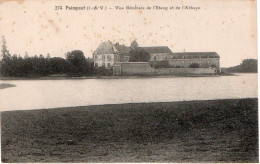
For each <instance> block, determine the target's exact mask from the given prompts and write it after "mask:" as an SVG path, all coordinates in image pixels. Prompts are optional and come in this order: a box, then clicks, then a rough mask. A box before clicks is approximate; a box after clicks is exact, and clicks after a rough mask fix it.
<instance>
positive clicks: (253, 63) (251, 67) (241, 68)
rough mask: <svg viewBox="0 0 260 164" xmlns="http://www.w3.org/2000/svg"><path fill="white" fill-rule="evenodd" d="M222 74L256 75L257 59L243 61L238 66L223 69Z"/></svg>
mask: <svg viewBox="0 0 260 164" xmlns="http://www.w3.org/2000/svg"><path fill="white" fill-rule="evenodd" d="M222 71H223V72H230V73H233V72H252V73H257V59H245V60H243V61H242V63H241V64H240V65H237V66H234V67H229V68H223V69H222Z"/></svg>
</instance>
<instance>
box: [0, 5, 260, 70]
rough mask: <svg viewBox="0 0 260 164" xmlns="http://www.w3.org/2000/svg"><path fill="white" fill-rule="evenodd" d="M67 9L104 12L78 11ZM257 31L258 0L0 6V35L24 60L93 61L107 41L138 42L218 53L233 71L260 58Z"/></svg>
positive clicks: (14, 52)
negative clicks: (77, 56)
mask: <svg viewBox="0 0 260 164" xmlns="http://www.w3.org/2000/svg"><path fill="white" fill-rule="evenodd" d="M55 6H62V10H60V9H59V10H55ZM66 6H74V7H83V6H85V8H86V6H90V7H94V6H103V10H100V9H99V10H95V11H94V10H82V11H75V10H66ZM115 6H120V7H124V9H122V10H116V8H115ZM126 6H132V7H134V6H137V7H141V6H142V7H144V8H145V10H127V9H126ZM154 6H160V7H168V9H167V10H166V9H157V10H155V7H154ZM182 6H192V7H193V8H199V9H197V10H195V9H182V8H183V7H182ZM147 7H151V9H149V10H148V9H147ZM170 7H172V8H174V9H170ZM176 7H180V9H176ZM105 8H106V10H105ZM256 30H257V25H256V1H254V0H212V1H206V0H192V1H187V0H186V1H185V0H179V1H176V0H175V1H173V0H165V1H158V0H146V1H143V0H139V1H136V0H131V1H130V0H125V1H118V0H109V1H105V0H95V1H93V0H92V1H91V0H85V1H83V0H74V1H61V0H54V1H41V0H39V1H37V2H36V1H33V0H24V1H16V0H1V1H0V35H4V36H5V38H6V42H7V48H8V50H9V52H10V53H11V54H17V55H19V54H20V55H21V56H24V54H25V52H28V54H29V56H34V55H40V54H42V55H44V56H46V54H47V53H49V54H50V55H51V57H63V58H64V57H65V53H66V52H68V51H72V50H82V51H83V52H84V55H85V57H92V53H93V52H94V51H95V49H96V48H97V47H98V45H99V44H100V43H101V42H102V41H107V40H110V41H112V42H113V43H116V42H119V43H120V44H125V45H130V44H131V42H132V41H133V40H135V39H136V40H137V42H138V44H139V46H168V47H169V48H170V49H171V50H172V51H173V52H183V51H186V52H198V51H200V52H208V51H210V52H211V51H215V52H217V53H218V54H219V55H220V57H221V58H220V65H221V67H229V66H234V65H238V64H240V63H241V62H242V60H243V59H247V58H254V59H256V58H257V32H256ZM0 43H1V42H0Z"/></svg>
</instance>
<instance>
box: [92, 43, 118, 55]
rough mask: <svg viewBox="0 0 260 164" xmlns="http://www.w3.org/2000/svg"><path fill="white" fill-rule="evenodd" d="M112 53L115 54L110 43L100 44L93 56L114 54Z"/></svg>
mask: <svg viewBox="0 0 260 164" xmlns="http://www.w3.org/2000/svg"><path fill="white" fill-rule="evenodd" d="M114 53H115V48H114V46H113V44H112V43H111V42H110V41H108V42H102V43H100V44H99V46H98V48H97V49H96V51H95V54H97V55H100V54H114Z"/></svg>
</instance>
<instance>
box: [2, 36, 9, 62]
mask: <svg viewBox="0 0 260 164" xmlns="http://www.w3.org/2000/svg"><path fill="white" fill-rule="evenodd" d="M1 52H2V54H1V56H2V57H3V59H6V58H8V59H10V58H11V55H10V54H9V51H8V49H7V46H6V39H5V36H4V35H2V50H1Z"/></svg>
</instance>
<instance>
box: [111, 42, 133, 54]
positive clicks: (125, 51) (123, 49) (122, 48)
mask: <svg viewBox="0 0 260 164" xmlns="http://www.w3.org/2000/svg"><path fill="white" fill-rule="evenodd" d="M114 46H115V48H116V49H117V51H118V52H119V53H120V54H129V51H130V47H128V46H125V45H120V44H119V43H116V44H114Z"/></svg>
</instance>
